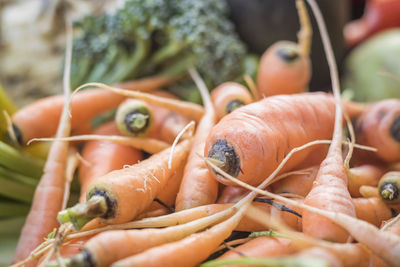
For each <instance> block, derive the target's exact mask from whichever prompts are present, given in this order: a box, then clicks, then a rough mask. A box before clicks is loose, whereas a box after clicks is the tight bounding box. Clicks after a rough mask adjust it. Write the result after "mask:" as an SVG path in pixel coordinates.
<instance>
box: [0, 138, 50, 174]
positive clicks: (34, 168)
mask: <svg viewBox="0 0 400 267" xmlns="http://www.w3.org/2000/svg"><path fill="white" fill-rule="evenodd" d="M0 165H2V166H4V167H7V168H8V169H10V170H13V171H15V172H17V173H20V174H23V175H26V176H29V177H35V178H40V177H41V176H42V173H43V166H44V161H43V160H41V159H37V158H33V157H31V156H29V155H25V154H23V153H21V152H20V151H18V150H17V149H15V148H13V147H12V146H10V145H7V144H6V143H4V142H1V141H0Z"/></svg>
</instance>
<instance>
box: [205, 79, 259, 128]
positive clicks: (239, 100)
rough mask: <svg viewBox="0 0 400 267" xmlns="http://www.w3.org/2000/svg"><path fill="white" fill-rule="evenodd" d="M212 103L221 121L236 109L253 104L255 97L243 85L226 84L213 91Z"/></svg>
mask: <svg viewBox="0 0 400 267" xmlns="http://www.w3.org/2000/svg"><path fill="white" fill-rule="evenodd" d="M211 102H212V103H213V105H214V109H215V113H216V115H217V119H218V120H220V119H221V118H222V117H224V116H225V115H226V114H228V113H231V112H232V111H233V110H234V109H236V108H238V107H240V106H244V105H247V104H250V103H252V102H253V97H252V96H251V94H250V92H249V91H248V90H247V88H246V87H244V86H243V85H241V84H239V83H234V82H226V83H223V84H221V85H219V86H218V87H216V88H215V89H214V90H212V92H211Z"/></svg>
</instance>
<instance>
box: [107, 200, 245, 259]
mask: <svg viewBox="0 0 400 267" xmlns="http://www.w3.org/2000/svg"><path fill="white" fill-rule="evenodd" d="M244 207H247V206H246V205H245V206H244ZM244 211H245V208H243V207H242V208H241V209H240V210H239V211H238V212H237V213H236V214H235V215H233V216H232V217H231V218H229V219H227V220H225V221H223V222H221V223H219V224H217V225H215V226H213V227H211V228H209V229H208V230H206V231H204V232H200V233H195V234H192V235H190V236H188V237H186V238H184V239H182V240H179V241H175V242H172V243H167V244H164V245H160V246H157V247H153V248H151V249H148V250H146V251H144V252H142V253H140V254H136V255H134V256H131V257H128V258H125V259H123V260H120V261H117V262H115V263H114V264H113V266H114V267H122V266H146V267H151V266H195V265H197V264H199V263H200V262H202V261H203V260H205V259H206V258H207V257H208V256H209V255H210V254H211V253H212V252H213V251H214V250H215V249H216V248H217V247H218V245H219V244H221V243H222V242H223V241H224V240H225V239H226V238H228V237H229V235H230V234H231V232H232V231H233V230H234V229H235V227H236V225H237V224H238V223H239V221H240V219H241V218H242V216H243V213H244Z"/></svg>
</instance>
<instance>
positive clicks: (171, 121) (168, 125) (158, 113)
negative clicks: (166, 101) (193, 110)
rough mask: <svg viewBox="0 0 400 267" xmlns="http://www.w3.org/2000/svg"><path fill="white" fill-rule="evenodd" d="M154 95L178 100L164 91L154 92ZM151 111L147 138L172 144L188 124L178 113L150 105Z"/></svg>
mask: <svg viewBox="0 0 400 267" xmlns="http://www.w3.org/2000/svg"><path fill="white" fill-rule="evenodd" d="M154 95H157V96H162V97H165V98H171V99H178V98H177V97H175V96H174V95H172V94H170V93H168V92H166V91H156V92H154ZM150 106H151V109H152V111H153V114H154V117H153V120H154V121H153V127H152V131H151V132H150V134H149V137H152V138H157V139H160V140H163V141H165V142H168V143H173V141H174V139H175V137H176V136H177V135H178V133H179V132H180V131H181V130H182V129H183V128H184V127H185V126H186V125H187V124H188V123H189V120H188V119H187V118H186V117H184V116H182V115H180V114H179V113H176V112H173V111H170V110H169V109H166V108H162V107H159V106H157V105H150Z"/></svg>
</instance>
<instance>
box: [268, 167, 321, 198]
mask: <svg viewBox="0 0 400 267" xmlns="http://www.w3.org/2000/svg"><path fill="white" fill-rule="evenodd" d="M318 170H319V166H313V167H311V168H310V170H309V172H307V173H304V174H293V175H290V176H288V177H286V178H285V179H282V180H280V181H277V182H275V183H273V184H272V185H271V190H272V191H273V192H274V193H277V194H280V193H293V194H296V195H299V196H303V197H305V196H307V194H308V193H309V192H310V190H311V188H312V186H313V182H314V180H315V178H316V176H317V173H318Z"/></svg>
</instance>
